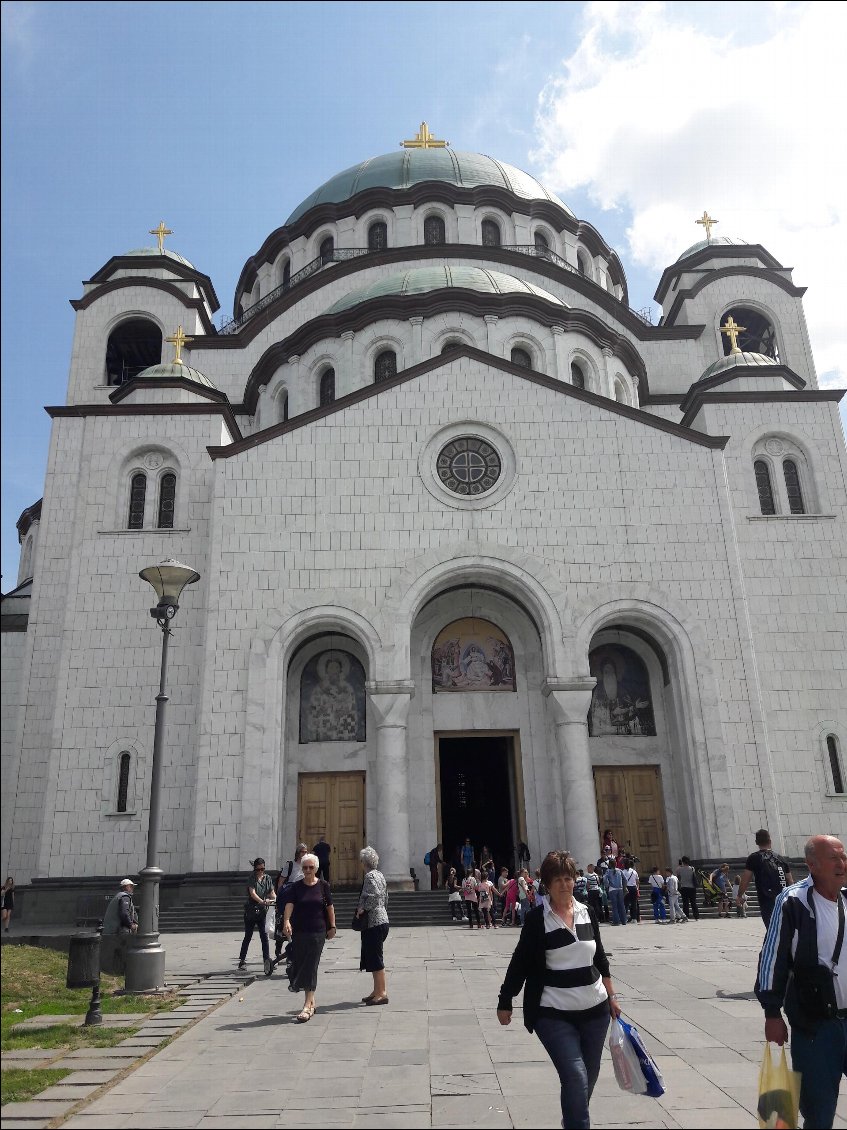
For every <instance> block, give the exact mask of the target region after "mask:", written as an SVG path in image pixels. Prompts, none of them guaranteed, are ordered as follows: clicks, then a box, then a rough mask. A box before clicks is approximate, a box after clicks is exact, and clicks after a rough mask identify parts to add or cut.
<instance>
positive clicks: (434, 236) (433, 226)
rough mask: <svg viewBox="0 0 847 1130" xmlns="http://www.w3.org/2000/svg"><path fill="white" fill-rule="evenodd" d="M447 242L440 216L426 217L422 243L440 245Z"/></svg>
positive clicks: (445, 231)
mask: <svg viewBox="0 0 847 1130" xmlns="http://www.w3.org/2000/svg"><path fill="white" fill-rule="evenodd" d="M446 242H447V229H446V228H445V226H444V220H443V219H442V217H441V216H427V218H426V219H425V220H424V243H427V244H441V243H446Z"/></svg>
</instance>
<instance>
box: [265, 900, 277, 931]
mask: <svg viewBox="0 0 847 1130" xmlns="http://www.w3.org/2000/svg"><path fill="white" fill-rule="evenodd" d="M275 928H276V907H274V906H269V907H268V913H267V914H266V915H265V932H266V933H267V935H268V937H269V938H272V937H273V936H274V930H275Z"/></svg>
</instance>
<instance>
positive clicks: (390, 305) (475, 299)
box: [244, 287, 649, 413]
mask: <svg viewBox="0 0 847 1130" xmlns="http://www.w3.org/2000/svg"><path fill="white" fill-rule="evenodd" d="M456 312H459V313H464V314H472V315H475V316H476V317H479V318H481V317H483V316H484V315H486V314H496V315H497V316H498V317H501V318H507V317H530V318H532V319H533V320H534V321H536V322H540V323H542V324H543V325H546V326H562V327H563V328H564V329H566V330H578V331H579V332H580V333H582V334H584V335H585V336H586V337H587V338H589V339H590V340H591V341H593V342H594V344H595V345H597V346H598V347H600V348H601V349H602V348H604V347H605V348H608V349H611V351H612V353H613V354H614V356H616V357H617V358H619V359H620V361H621V362H622V363H623V364H624V365H625V366H626V368H627V369H628V370H629V371H630V372H631V373H633V374H634V375H635V376H637V377H638V380H639V383H640V385H641V387H642V388H643V389H644V390H645V392H649V385H648V378H647V367H646V365H645V364H644V361H643V360H642V358H641V355H640V354H639V353H638V351H637V350H636V349H635V348H634V346H633V345H632V343H631V342H630V341H629V339H628V338H626V337H623V336H622V335H621V334H619V333H616V332H615V331H614V330H613V329H611V328H610V327H609V326H607V325H606V323H605V322H603V321H601V320H600V319H599V318H597V317H596V316H595V315H594V314H591V313H589V312H588V311H586V310H579V309H574V308H573V307H569V306H558V305H556V304H555V303H552V302H548V301H547V299H546V298H539V297H538V296H537V295H535V294H531V293H529V292H526V293H520V292H518V293H513V294H488V293H481V292H480V291H476V290H465V289H463V288H462V287H445V288H444V289H443V290H432V291H429V292H427V293H425V294H392V295H384V296H380V297H378V298H372V299H370V300H369V301H367V302H361V303H359V305H357V306H353V307H351V308H350V309H349V310H342V311H341V312H339V313H338V314H321V315H320V316H319V317H317V318H313V319H312V320H311V321H310V322H307V323H306V324H305V325H304V326H301V327H299V328H298V329H297V330H295V331H294V333H293V334H290V335H289V336H288V337H287V338H283V340H282V341H277V342H274V344H273V345H271V346H269V347H268V349H266V350H265V352H264V353H263V354H262V356H261V357H260V358H259V360H258V362H257V363H256V366H255V367H254V369H253V371H252V373H251V374H250V376H249V378H248V380H247V384H246V386H245V390H244V407H245V410H246V411H248V412H250V413H253V412H254V411H255V408H256V400H257V398H258V392H259V387H260V386H261V385H263V384H267V383H268V382H269V380H270V378H271V377H272V376H273V374H274V372H275V371H276V370H277V369H278V368H279V366H280V365H282V364H283V363H284V362H285V361H287V360H288V358H289V357H291V356H295V355H297V356H300V355H302V354H303V353H305V352H306V350H307V349H309V348H310V347H311V346H313V345H315V344H316V343H317V342H319V341H324V340H326V339H327V338H338V337H340V336H341V334H343V333H345V332H346V331H350V330H352V331H353V332H354V333H360V332H361V331H362V330H363V329H365V328H366V327H367V326H369V325H370V324H371V323H373V322H377V321H381V320H382V319H385V318H392V319H398V320H401V321H402V320H406V319H408V318H411V317H417V316H424V317H433V316H434V315H436V314H444V313H456ZM486 356H487V354H486Z"/></svg>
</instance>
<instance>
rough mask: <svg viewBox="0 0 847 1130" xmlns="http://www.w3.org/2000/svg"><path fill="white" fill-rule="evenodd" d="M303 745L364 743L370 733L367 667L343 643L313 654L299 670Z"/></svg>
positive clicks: (301, 737)
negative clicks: (367, 701) (366, 680)
mask: <svg viewBox="0 0 847 1130" xmlns="http://www.w3.org/2000/svg"><path fill="white" fill-rule="evenodd" d="M299 708H300V710H299V713H300V733H299V738H300V745H308V744H310V743H320V742H363V741H365V738H366V734H367V725H366V719H365V715H366V702H365V668H364V666H363V665H362V662H361V660H360V659H358V658H357V657H356V656H355V655H354V654H353V653H352V652H351V651H348V650H346V649H345V648H344V647H342V646H330V647H327V648H326V649H325V650H322V651H318V652H316V653H315V654H314V655H312V656H311V657H310V658H309V659H308V660H307V661H306V663H305V664H304V666H303V669H302V671H301V673H300V695H299Z"/></svg>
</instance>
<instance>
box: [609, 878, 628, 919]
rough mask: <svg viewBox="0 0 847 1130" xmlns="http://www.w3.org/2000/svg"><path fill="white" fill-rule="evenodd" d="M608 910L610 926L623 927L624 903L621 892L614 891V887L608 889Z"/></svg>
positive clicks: (624, 916)
mask: <svg viewBox="0 0 847 1130" xmlns="http://www.w3.org/2000/svg"><path fill="white" fill-rule="evenodd" d="M608 893H609V909H610V910H611V912H612V925H614V926H617V925H621V926H625V925H626V903H625V902H624V893H623V890H619V891H618V890H615V888H614V887H609V892H608Z"/></svg>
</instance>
